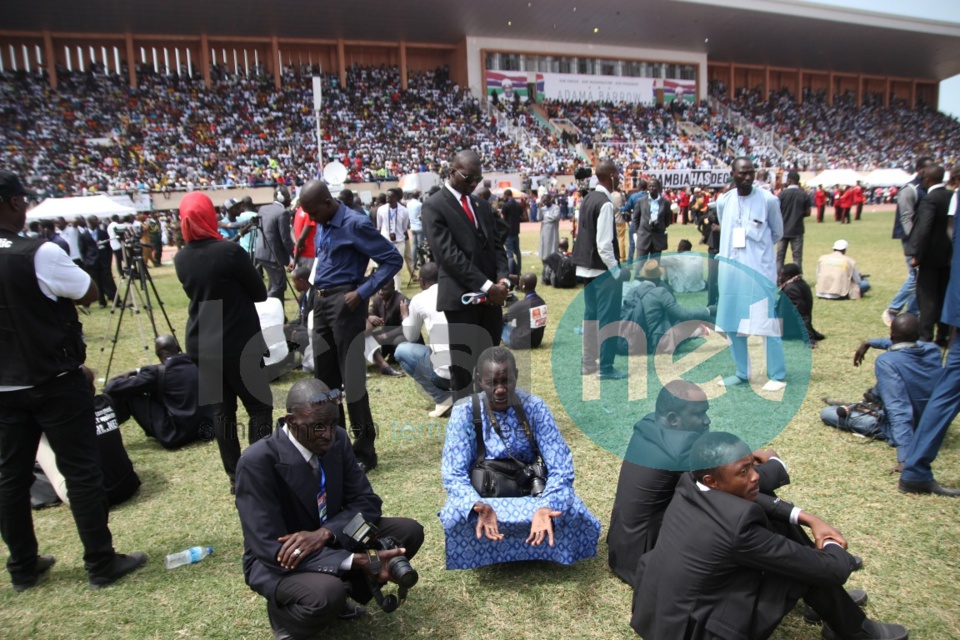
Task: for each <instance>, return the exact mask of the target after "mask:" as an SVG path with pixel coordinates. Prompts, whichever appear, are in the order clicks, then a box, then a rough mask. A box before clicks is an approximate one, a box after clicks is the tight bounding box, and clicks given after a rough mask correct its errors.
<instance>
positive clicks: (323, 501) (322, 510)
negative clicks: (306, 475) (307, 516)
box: [317, 457, 327, 525]
mask: <svg viewBox="0 0 960 640" xmlns="http://www.w3.org/2000/svg"><path fill="white" fill-rule="evenodd" d="M317 470H318V471H319V472H320V474H319V477H320V491H319V492H317V513H318V514H319V515H320V524H321V525H322V524H323V523H324V522H326V521H327V476H326V474H325V473H324V472H323V465H322V464H320V458H319V457H318V458H317Z"/></svg>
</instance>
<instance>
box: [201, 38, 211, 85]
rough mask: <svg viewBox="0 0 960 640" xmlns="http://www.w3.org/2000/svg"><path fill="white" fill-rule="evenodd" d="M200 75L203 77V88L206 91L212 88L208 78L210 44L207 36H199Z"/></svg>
mask: <svg viewBox="0 0 960 640" xmlns="http://www.w3.org/2000/svg"><path fill="white" fill-rule="evenodd" d="M200 73H201V74H202V75H203V86H205V87H206V88H207V89H209V88H210V87H212V86H213V81H212V80H211V78H210V42H209V41H208V40H207V34H205V33H204V34H201V35H200Z"/></svg>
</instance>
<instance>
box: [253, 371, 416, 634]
mask: <svg viewBox="0 0 960 640" xmlns="http://www.w3.org/2000/svg"><path fill="white" fill-rule="evenodd" d="M340 398H341V396H340V393H339V390H334V391H333V392H331V391H330V390H329V388H328V387H327V386H326V385H325V384H323V383H322V382H320V381H319V380H315V379H306V380H300V381H299V382H297V383H296V384H294V385H293V387H292V388H291V389H290V394H289V395H288V396H287V415H286V417H285V418H284V419H283V420H282V421H281V426H280V428H278V429H277V430H276V432H275V433H274V435H273V436H272V437H270V438H265V439H263V440H260V441H258V442H257V443H255V444H254V445H252V446H251V447H250V448H248V449H247V450H246V451H245V452H244V453H243V455H242V456H241V458H240V463H239V465H238V466H237V512H238V513H239V515H240V524H241V526H242V527H243V539H244V554H243V575H244V578H245V579H246V582H247V584H248V585H249V586H250V588H251V589H253V590H254V591H256V592H257V593H259V594H260V595H262V596H263V597H264V598H266V599H267V614H268V616H269V619H270V626H271V627H272V629H273V634H274V638H276V639H281V638H308V637H312V636H313V635H315V634H317V633H318V632H319V631H321V630H322V629H323V628H324V627H325V626H326V625H328V624H329V623H330V622H332V621H333V620H335V619H336V618H337V617H338V616H339V617H341V618H351V617H357V616H359V615H362V613H363V609H362V607H357V606H356V605H354V604H352V603H348V602H347V596H348V595H349V596H350V598H352V599H353V600H355V601H358V602H361V603H365V602H368V601H369V600H370V598H371V597H372V594H371V590H370V586H369V584H368V580H372V581H374V582H375V583H379V584H384V583H386V582H387V581H388V580H393V577H392V576H391V574H390V571H389V569H388V564H389V561H390V559H391V558H394V557H396V556H400V555H405V556H406V557H407V558H411V557H413V556H414V555H416V553H417V551H418V550H419V549H420V545H421V544H423V527H422V526H421V525H420V524H419V523H418V522H416V521H415V520H410V519H408V518H382V517H381V515H380V514H381V511H380V508H381V505H382V502H383V501H382V500H381V499H380V497H379V496H377V495H376V494H375V493H374V492H373V488H372V487H371V486H370V482H369V481H368V480H367V478H366V476H365V475H364V474H363V472H362V471H361V470H360V468H359V467H358V466H357V460H356V458H355V457H354V455H353V450H352V449H351V447H350V440H349V439H348V438H347V433H346V431H344V430H343V428H342V427H340V426H338V420H339V413H338V409H337V405H338V404H339V403H340ZM357 513H360V514H363V517H364V519H365V520H366V521H367V522H369V523H371V524H374V525H376V527H377V528H378V529H379V531H380V536H381V537H387V536H390V537H393V538H395V539H396V540H397V541H398V542H399V544H400V545H401V548H399V549H391V550H385V551H380V552H379V553H377V554H369V553H354V551H358V552H362V551H365V550H363V549H353V547H352V545H351V544H350V540H349V538H348V537H347V536H346V535H345V534H344V531H343V529H344V527H345V526H346V525H347V523H348V522H350V520H351V519H352V518H353V517H354V516H355V515H356V514H357ZM378 557H379V561H380V564H381V568H380V569H379V571H373V570H372V569H371V563H374V564H376V562H377V558H378Z"/></svg>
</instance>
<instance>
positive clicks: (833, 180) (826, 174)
mask: <svg viewBox="0 0 960 640" xmlns="http://www.w3.org/2000/svg"><path fill="white" fill-rule="evenodd" d="M862 181H863V177H862V176H861V175H860V174H859V173H857V172H856V171H854V170H853V169H827V170H826V171H822V172H820V173H819V174H817V176H816V177H815V178H813V179H812V180H808V181H807V184H808V185H811V186H814V187H816V186H819V185H823V186H825V187H830V186H833V185H846V186H853V185H855V184H857V182H862Z"/></svg>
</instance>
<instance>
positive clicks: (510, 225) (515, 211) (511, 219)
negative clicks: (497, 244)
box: [500, 189, 523, 275]
mask: <svg viewBox="0 0 960 640" xmlns="http://www.w3.org/2000/svg"><path fill="white" fill-rule="evenodd" d="M503 200H504V202H503V207H501V208H500V214H501V215H502V216H503V219H504V221H505V222H506V223H507V241H506V243H505V244H506V249H507V259H508V260H512V262H513V264H511V265H510V273H515V274H518V275H519V274H520V265H521V260H522V258H521V256H520V218H522V217H523V207H522V206H520V203H519V202H517V201H516V199H514V197H513V191H511V190H510V189H505V190H504V191H503Z"/></svg>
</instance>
